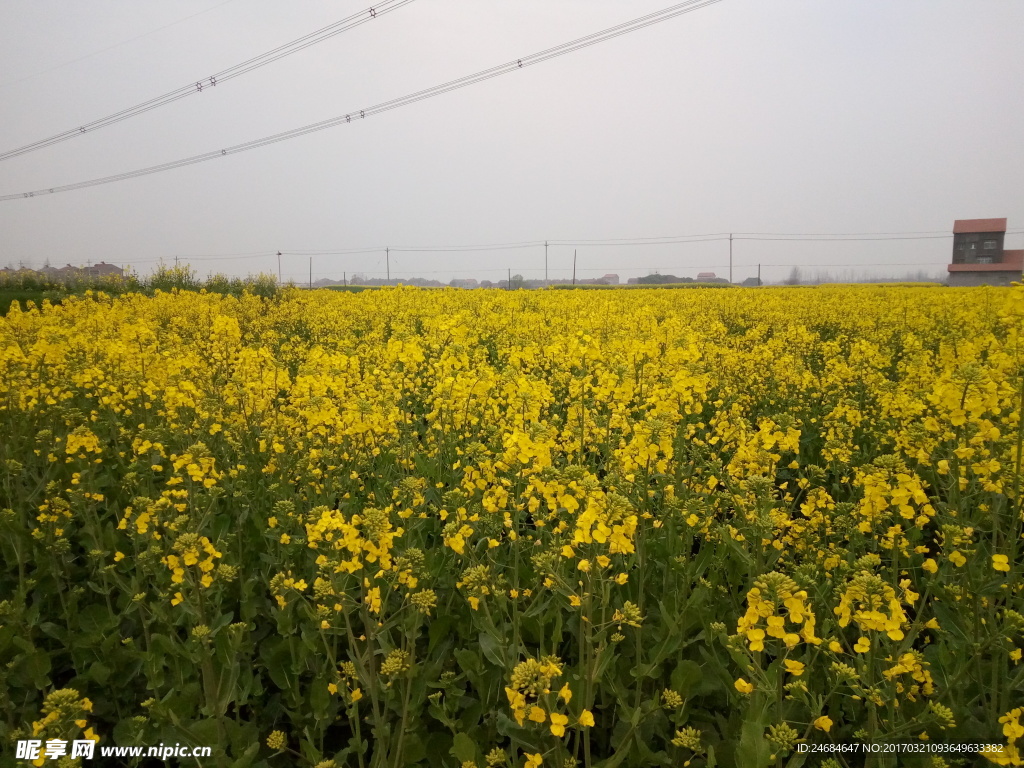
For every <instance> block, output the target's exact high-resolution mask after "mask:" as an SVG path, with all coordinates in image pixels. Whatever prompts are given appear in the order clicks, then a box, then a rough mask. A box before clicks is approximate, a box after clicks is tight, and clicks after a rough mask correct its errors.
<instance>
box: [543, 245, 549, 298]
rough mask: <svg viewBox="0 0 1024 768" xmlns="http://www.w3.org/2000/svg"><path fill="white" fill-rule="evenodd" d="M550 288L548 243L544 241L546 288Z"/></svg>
mask: <svg viewBox="0 0 1024 768" xmlns="http://www.w3.org/2000/svg"><path fill="white" fill-rule="evenodd" d="M547 286H548V241H547V240H545V241H544V287H545V288H546V287H547Z"/></svg>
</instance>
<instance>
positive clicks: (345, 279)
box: [341, 272, 348, 288]
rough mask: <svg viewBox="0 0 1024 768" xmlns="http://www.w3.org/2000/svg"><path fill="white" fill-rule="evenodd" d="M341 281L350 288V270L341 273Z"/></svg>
mask: <svg viewBox="0 0 1024 768" xmlns="http://www.w3.org/2000/svg"><path fill="white" fill-rule="evenodd" d="M341 282H342V284H344V286H345V287H346V288H348V272H342V273H341Z"/></svg>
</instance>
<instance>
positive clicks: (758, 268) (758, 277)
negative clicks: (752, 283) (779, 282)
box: [757, 264, 761, 285]
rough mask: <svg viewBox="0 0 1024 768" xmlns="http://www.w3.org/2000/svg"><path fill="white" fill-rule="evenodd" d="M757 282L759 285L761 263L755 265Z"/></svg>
mask: <svg viewBox="0 0 1024 768" xmlns="http://www.w3.org/2000/svg"><path fill="white" fill-rule="evenodd" d="M757 284H758V285H761V265H760V264H758V265H757Z"/></svg>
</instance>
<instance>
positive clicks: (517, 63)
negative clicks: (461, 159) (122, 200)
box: [0, 0, 721, 201]
mask: <svg viewBox="0 0 1024 768" xmlns="http://www.w3.org/2000/svg"><path fill="white" fill-rule="evenodd" d="M408 1H410V0H396V2H399V3H400V2H408ZM718 2H721V0H686V1H685V2H682V3H679V4H677V5H673V6H670V7H668V8H665V9H663V10H661V11H656V12H655V13H650V14H648V15H646V16H641V17H640V18H637V19H633V20H632V21H628V22H625V23H623V24H618V25H616V26H614V27H609V28H608V29H605V30H602V31H601V32H595V33H593V34H590V35H587V36H585V37H581V38H578V39H576V40H573V41H571V42H568V43H563V44H561V45H557V46H555V47H554V48H548V49H547V50H544V51H540V52H539V53H534V54H531V55H529V56H524V57H523V58H521V59H515V60H514V61H510V62H507V63H505V64H500V65H498V66H496V67H491V68H490V69H485V70H482V71H480V72H476V73H475V74H472V75H467V76H465V77H461V78H458V79H456V80H449V81H448V82H447V83H442V84H441V85H436V86H434V87H432V88H427V89H425V90H422V91H417V92H416V93H411V94H408V95H406V96H402V97H400V98H397V99H392V100H391V101H385V102H382V103H380V104H376V105H374V106H372V107H367V108H365V109H361V110H359V111H358V112H350V113H348V114H345V115H338V116H336V117H332V118H329V119H327V120H323V121H321V122H318V123H310V124H308V125H304V126H302V127H300V128H294V129H292V130H290V131H284V132H282V133H276V134H274V135H272V136H265V137H263V138H261V139H256V140H254V141H248V142H245V143H243V144H236V145H234V146H232V147H225V148H224V149H220V150H215V151H213V152H206V153H204V154H201V155H193V156H192V157H186V158H183V159H181V160H173V161H170V162H167V163H161V164H160V165H154V166H150V167H148V168H140V169H138V170H135V171H127V172H125V173H118V174H114V175H112V176H105V177H102V178H99V179H91V180H89V181H80V182H77V183H75V184H65V185H62V186H55V187H50V188H48V189H39V190H34V191H32V192H22V193H20V194H12V195H2V196H0V201H7V200H15V199H18V198H24V197H35V196H37V195H46V194H53V193H56V192H70V191H72V190H75V189H84V188H86V187H94V186H97V185H100V184H110V183H113V182H115V181H124V180H126V179H132V178H136V177H139V176H147V175H149V174H153V173H160V172H162V171H169V170H171V169H173V168H182V167H184V166H187V165H194V164H196V163H202V162H205V161H207V160H214V159H216V158H219V157H225V156H227V155H233V154H237V153H239V152H246V151H248V150H250V149H257V148H259V147H265V146H268V145H270V144H275V143H277V142H279V141H287V140H289V139H294V138H298V137H299V136H304V135H306V134H308V133H315V132H317V131H322V130H324V129H326V128H333V127H335V126H337V125H342V124H347V123H351V122H352V120H361V119H365V118H367V117H371V116H373V115H378V114H381V113H382V112H387V111H390V110H392V109H397V108H399V107H404V106H408V105H410V104H414V103H416V102H417V101H422V100H424V99H429V98H433V97H434V96H440V95H441V94H443V93H448V92H449V91H454V90H458V89H460V88H465V87H466V86H469V85H475V84H477V83H481V82H483V81H485V80H490V79H491V78H493V77H498V76H499V75H504V74H507V73H509V72H514V71H516V70H517V69H523V68H524V67H529V66H532V65H534V64H540V63H542V62H544V61H548V60H549V59H553V58H556V57H558V56H563V55H565V54H567V53H573V52H575V51H578V50H580V49H582V48H586V47H589V46H591V45H596V44H597V43H603V42H605V41H607V40H612V39H614V38H616V37H619V36H620V35H625V34H629V33H630V32H635V31H637V30H640V29H643V28H644V27H648V26H651V25H652V24H657V23H659V22H662V21H666V20H668V19H671V18H674V17H676V16H680V15H682V14H684V13H689V12H691V11H695V10H699V9H700V8H705V7H707V6H709V5H714V4H715V3H718Z"/></svg>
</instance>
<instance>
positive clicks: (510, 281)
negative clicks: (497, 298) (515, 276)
mask: <svg viewBox="0 0 1024 768" xmlns="http://www.w3.org/2000/svg"><path fill="white" fill-rule="evenodd" d="M507 290H509V291H511V290H512V269H511V268H509V270H508V288H507Z"/></svg>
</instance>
